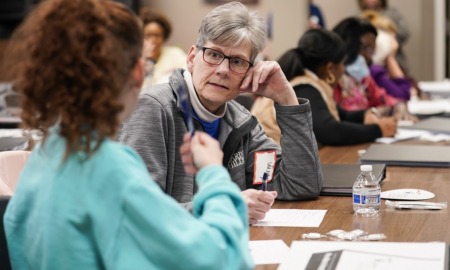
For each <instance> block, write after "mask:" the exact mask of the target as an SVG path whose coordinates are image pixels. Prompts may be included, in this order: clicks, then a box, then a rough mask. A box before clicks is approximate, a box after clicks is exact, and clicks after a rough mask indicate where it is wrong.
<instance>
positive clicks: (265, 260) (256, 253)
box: [248, 240, 289, 265]
mask: <svg viewBox="0 0 450 270" xmlns="http://www.w3.org/2000/svg"><path fill="white" fill-rule="evenodd" d="M248 245H249V247H250V252H251V254H252V257H253V261H254V262H255V264H256V265H260V264H280V263H281V262H282V261H283V260H284V259H286V257H287V255H288V253H289V247H288V245H286V243H285V242H283V240H258V241H250V242H249V243H248Z"/></svg>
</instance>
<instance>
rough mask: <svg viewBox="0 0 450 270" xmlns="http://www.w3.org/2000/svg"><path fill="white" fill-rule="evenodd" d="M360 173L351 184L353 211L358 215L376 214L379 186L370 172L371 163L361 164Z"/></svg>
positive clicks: (378, 201)
mask: <svg viewBox="0 0 450 270" xmlns="http://www.w3.org/2000/svg"><path fill="white" fill-rule="evenodd" d="M360 168H361V173H360V174H359V176H358V178H357V179H356V181H355V184H353V211H354V212H355V213H356V214H359V215H366V216H372V215H376V214H378V212H379V211H380V205H381V197H380V193H381V187H380V184H379V183H378V181H377V179H375V176H374V175H373V174H372V165H361V167H360Z"/></svg>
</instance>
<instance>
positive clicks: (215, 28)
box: [197, 2, 266, 61]
mask: <svg viewBox="0 0 450 270" xmlns="http://www.w3.org/2000/svg"><path fill="white" fill-rule="evenodd" d="M198 32H199V36H198V40H197V45H198V46H203V45H205V44H206V42H207V41H211V42H214V43H216V44H218V45H225V46H239V45H241V44H242V43H244V42H250V44H251V45H252V55H251V56H250V60H251V61H253V60H254V59H255V58H256V56H257V55H258V53H259V52H261V51H262V50H263V49H264V46H265V43H266V24H265V23H264V19H263V18H262V17H261V15H260V14H259V13H258V12H256V11H253V12H250V11H249V10H248V9H247V8H246V7H245V6H244V5H243V4H241V3H239V2H231V3H228V4H225V5H221V6H218V7H216V8H215V9H213V10H212V11H211V12H209V13H208V14H207V15H206V17H205V18H203V20H202V23H201V25H200V29H199V31H198Z"/></svg>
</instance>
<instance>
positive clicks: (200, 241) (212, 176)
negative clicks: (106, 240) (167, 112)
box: [108, 166, 253, 269]
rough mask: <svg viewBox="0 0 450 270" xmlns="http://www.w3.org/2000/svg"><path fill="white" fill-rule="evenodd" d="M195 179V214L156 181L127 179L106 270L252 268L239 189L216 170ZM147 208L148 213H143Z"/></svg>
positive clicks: (224, 173) (219, 170)
mask: <svg viewBox="0 0 450 270" xmlns="http://www.w3.org/2000/svg"><path fill="white" fill-rule="evenodd" d="M196 179H197V184H198V186H199V190H198V192H197V195H196V196H195V197H194V201H193V215H194V216H193V215H192V214H190V213H189V212H188V211H186V210H185V209H183V208H181V207H180V206H179V204H178V203H177V202H176V201H175V200H174V199H172V198H170V197H168V196H167V195H165V194H164V193H163V192H162V191H161V190H160V189H159V187H158V186H157V185H156V183H153V182H152V185H148V183H146V184H145V185H140V184H139V181H130V185H128V187H127V188H126V190H124V193H123V202H122V204H123V220H122V226H121V229H120V230H119V232H118V235H117V239H116V241H117V242H116V243H115V244H113V246H114V247H115V248H114V250H112V251H111V253H110V254H109V257H110V259H109V260H108V261H109V262H111V265H110V267H111V269H251V268H252V267H253V262H252V259H251V256H250V251H249V248H248V239H249V235H248V221H247V209H246V205H245V202H244V201H243V199H242V197H241V195H240V190H239V189H238V187H237V186H236V185H235V184H233V183H232V182H231V179H230V177H229V175H228V173H227V171H226V170H225V168H223V167H221V166H209V167H207V168H204V169H202V170H201V171H200V172H199V173H198V174H197V177H196ZM143 181H145V180H143ZM147 181H148V180H147ZM146 206H147V212H148V214H145V211H142V209H143V207H144V208H145V207H146ZM119 250H122V251H127V252H119Z"/></svg>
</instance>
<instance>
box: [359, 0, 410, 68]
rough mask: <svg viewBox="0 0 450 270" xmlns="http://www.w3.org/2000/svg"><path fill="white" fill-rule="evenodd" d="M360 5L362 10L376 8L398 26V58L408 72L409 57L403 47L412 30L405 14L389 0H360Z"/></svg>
mask: <svg viewBox="0 0 450 270" xmlns="http://www.w3.org/2000/svg"><path fill="white" fill-rule="evenodd" d="M358 4H359V7H360V9H361V11H362V12H364V11H366V10H374V11H378V12H380V13H382V14H383V15H384V16H386V17H388V18H389V19H391V20H392V21H393V22H394V24H395V26H396V29H397V31H396V39H397V42H398V44H399V47H398V50H397V53H396V59H397V61H398V62H399V64H400V66H401V67H402V69H403V70H404V71H405V72H408V70H409V67H408V59H407V57H406V55H405V53H404V51H403V47H404V45H405V44H406V42H407V41H408V39H409V35H410V31H409V27H408V24H407V22H406V20H405V19H404V17H403V15H402V14H401V13H400V12H399V11H398V10H397V9H396V8H395V7H392V6H389V4H388V0H358Z"/></svg>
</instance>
